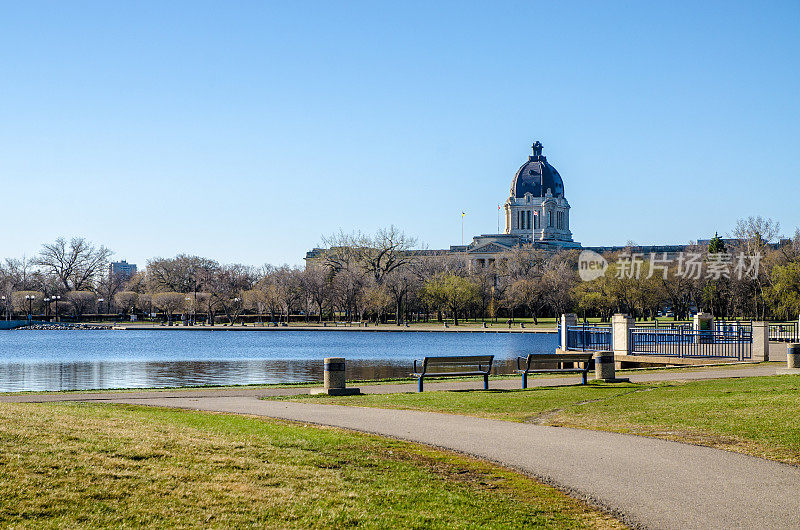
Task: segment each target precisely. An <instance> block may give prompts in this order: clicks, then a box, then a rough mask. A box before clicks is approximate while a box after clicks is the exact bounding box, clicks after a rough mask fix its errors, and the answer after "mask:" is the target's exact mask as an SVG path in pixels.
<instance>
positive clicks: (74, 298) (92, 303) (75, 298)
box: [65, 291, 97, 321]
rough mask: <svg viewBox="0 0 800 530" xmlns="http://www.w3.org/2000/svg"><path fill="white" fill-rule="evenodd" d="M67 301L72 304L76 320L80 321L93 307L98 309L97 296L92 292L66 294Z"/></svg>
mask: <svg viewBox="0 0 800 530" xmlns="http://www.w3.org/2000/svg"><path fill="white" fill-rule="evenodd" d="M65 298H66V299H67V301H69V303H70V304H72V309H73V311H74V313H75V319H76V320H78V321H80V319H81V317H82V316H83V315H84V314H86V313H88V312H89V310H90V309H91V308H92V307H96V304H97V295H96V294H94V293H93V292H92V291H70V292H68V293H67V294H66V297H65Z"/></svg>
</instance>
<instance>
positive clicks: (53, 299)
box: [50, 295, 61, 322]
mask: <svg viewBox="0 0 800 530" xmlns="http://www.w3.org/2000/svg"><path fill="white" fill-rule="evenodd" d="M50 300H52V301H53V302H55V303H56V322H58V301H59V300H61V295H55V296H51V297H50Z"/></svg>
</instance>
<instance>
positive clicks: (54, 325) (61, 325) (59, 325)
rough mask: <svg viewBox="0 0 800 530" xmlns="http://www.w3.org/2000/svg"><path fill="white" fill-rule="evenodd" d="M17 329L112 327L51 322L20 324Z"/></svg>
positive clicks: (87, 329)
mask: <svg viewBox="0 0 800 530" xmlns="http://www.w3.org/2000/svg"><path fill="white" fill-rule="evenodd" d="M14 329H16V330H45V329H46V330H71V331H75V330H77V331H93V330H100V329H111V328H110V327H109V326H102V325H99V324H69V323H64V322H57V323H50V324H32V325H30V326H20V327H18V328H14Z"/></svg>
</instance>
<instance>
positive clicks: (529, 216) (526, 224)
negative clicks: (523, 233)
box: [525, 210, 531, 230]
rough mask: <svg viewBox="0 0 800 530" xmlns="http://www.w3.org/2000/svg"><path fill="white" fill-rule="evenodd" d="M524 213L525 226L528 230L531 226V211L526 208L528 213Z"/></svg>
mask: <svg viewBox="0 0 800 530" xmlns="http://www.w3.org/2000/svg"><path fill="white" fill-rule="evenodd" d="M526 215H527V220H526V221H525V226H526V227H527V228H528V230H530V228H531V211H530V210H528V213H527V214H526Z"/></svg>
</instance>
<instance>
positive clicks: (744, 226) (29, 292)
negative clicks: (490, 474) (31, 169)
mask: <svg viewBox="0 0 800 530" xmlns="http://www.w3.org/2000/svg"><path fill="white" fill-rule="evenodd" d="M732 235H733V238H732V239H733V241H731V240H728V243H727V245H726V243H725V240H723V239H722V238H720V237H719V236H715V238H714V239H712V240H711V243H710V244H709V245H706V246H703V245H689V246H688V247H687V248H686V253H689V254H696V255H700V256H702V260H703V263H704V264H706V265H708V267H709V269H710V268H711V265H710V263H711V261H718V260H716V259H715V256H721V255H723V253H724V254H728V255H737V254H738V253H743V254H746V255H748V256H755V255H757V256H758V257H759V263H758V268H757V270H755V271H753V270H751V271H750V272H751V274H750V275H746V276H745V277H741V278H740V277H737V276H736V275H735V274H722V275H716V276H718V277H715V276H714V275H707V274H700V275H696V276H692V275H688V276H687V275H685V274H683V275H682V274H680V273H681V271H680V270H679V269H680V267H681V265H682V264H681V263H680V262H675V263H670V264H666V265H665V264H664V263H657V261H654V260H653V256H649V255H646V256H639V257H638V259H636V260H635V268H636V270H635V271H632V270H623V268H628V269H630V267H631V264H632V263H633V262H632V261H631V260H630V256H632V255H633V256H635V251H636V248H635V247H634V246H633V245H631V247H630V248H628V249H625V250H623V251H619V252H615V253H606V254H605V255H604V256H603V257H604V258H605V260H606V261H607V262H608V269H607V270H606V272H605V274H604V275H602V276H601V277H599V278H597V279H595V280H592V281H581V280H580V278H579V276H578V274H577V270H578V266H579V260H580V255H581V254H580V253H581V251H580V249H578V250H575V249H572V250H561V251H558V252H553V251H548V250H542V249H538V248H535V247H534V246H532V245H522V246H518V247H515V248H512V249H509V250H508V251H507V252H504V253H502V254H500V255H497V256H496V259H495V260H494V262H493V263H491V264H489V265H486V266H475V264H474V263H473V264H470V262H469V261H468V258H467V255H466V254H464V253H452V252H441V251H429V250H426V249H422V250H420V249H419V248H417V241H416V240H415V239H414V238H411V237H408V236H407V235H405V234H404V233H403V232H402V231H400V230H398V229H397V228H395V227H389V228H386V229H382V230H379V231H378V232H377V233H375V234H371V235H367V234H362V233H358V232H356V233H344V232H340V233H338V234H334V235H332V236H330V237H327V238H324V240H323V242H324V244H325V247H326V248H324V249H318V250H317V251H316V252H314V253H312V255H311V256H310V258H309V259H307V262H306V265H305V266H304V267H293V266H289V265H282V266H273V265H263V266H261V267H253V266H249V265H243V264H223V263H220V262H218V261H216V260H212V259H209V258H204V257H200V256H191V255H184V254H181V255H178V256H175V257H170V258H163V257H155V258H152V259H150V260H148V261H147V264H146V267H145V268H144V270H142V271H140V272H138V273H136V274H134V275H133V276H130V277H128V276H123V275H119V274H117V275H113V274H110V273H109V269H108V262H109V259H110V257H111V256H112V252H111V251H110V250H109V249H108V248H106V247H105V246H102V245H95V244H92V243H90V242H88V241H86V240H85V239H84V238H80V237H76V238H72V239H70V240H66V239H63V238H59V239H57V240H56V241H55V242H53V243H48V244H44V245H42V248H41V251H40V252H39V254H38V255H36V256H35V257H34V258H30V259H29V258H25V257H23V258H21V259H15V258H7V259H5V261H4V263H3V264H2V266H0V292H1V293H2V309H3V313H4V316H5V317H6V318H11V317H13V316H20V315H27V314H28V313H31V314H34V315H42V316H45V317H52V316H55V314H56V312H59V313H60V315H61V316H66V317H69V318H74V319H76V320H80V319H81V318H83V317H85V316H86V315H87V314H104V315H111V316H112V317H114V318H120V319H127V318H129V316H130V315H137V316H138V317H139V318H142V317H147V316H150V315H154V314H155V315H157V318H161V319H167V320H173V319H175V318H178V316H179V315H180V318H184V319H190V320H195V321H216V322H218V321H226V322H229V323H234V322H237V321H240V320H242V319H244V318H247V319H249V320H260V321H266V320H268V321H271V322H279V321H283V322H288V321H290V320H298V319H302V320H306V321H316V322H321V321H329V320H337V319H338V320H346V321H355V320H357V321H372V322H383V323H387V322H392V323H394V324H397V325H402V324H404V323H408V322H430V321H437V322H441V321H444V320H450V321H452V322H453V323H454V324H455V325H458V324H459V321H463V320H464V319H495V320H497V319H502V320H506V319H512V320H513V319H515V318H521V317H525V318H533V319H534V321H536V320H537V319H539V318H542V317H551V316H557V315H559V314H561V313H565V312H577V313H578V314H579V316H584V317H600V318H601V319H609V318H610V316H611V315H612V314H614V313H618V312H621V313H627V314H630V315H633V316H635V317H636V318H654V317H656V316H657V315H659V314H664V313H665V312H670V313H671V315H672V316H673V318H675V319H684V318H687V317H688V316H689V315H690V314H691V313H692V312H694V311H707V312H710V313H713V314H714V315H716V316H718V317H722V318H735V317H744V318H758V319H767V318H776V319H791V320H794V319H796V318H797V316H798V313H800V232H797V233H795V236H794V238H792V239H790V240H782V241H781V242H780V244H778V240H779V226H778V224H777V223H775V222H774V221H772V220H769V219H763V218H760V217H754V218H748V219H742V220H740V221H738V222H737V224H736V226H735V227H734V230H733V234H732ZM727 247H730V248H727ZM683 265H685V264H683ZM633 272H635V274H633Z"/></svg>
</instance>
